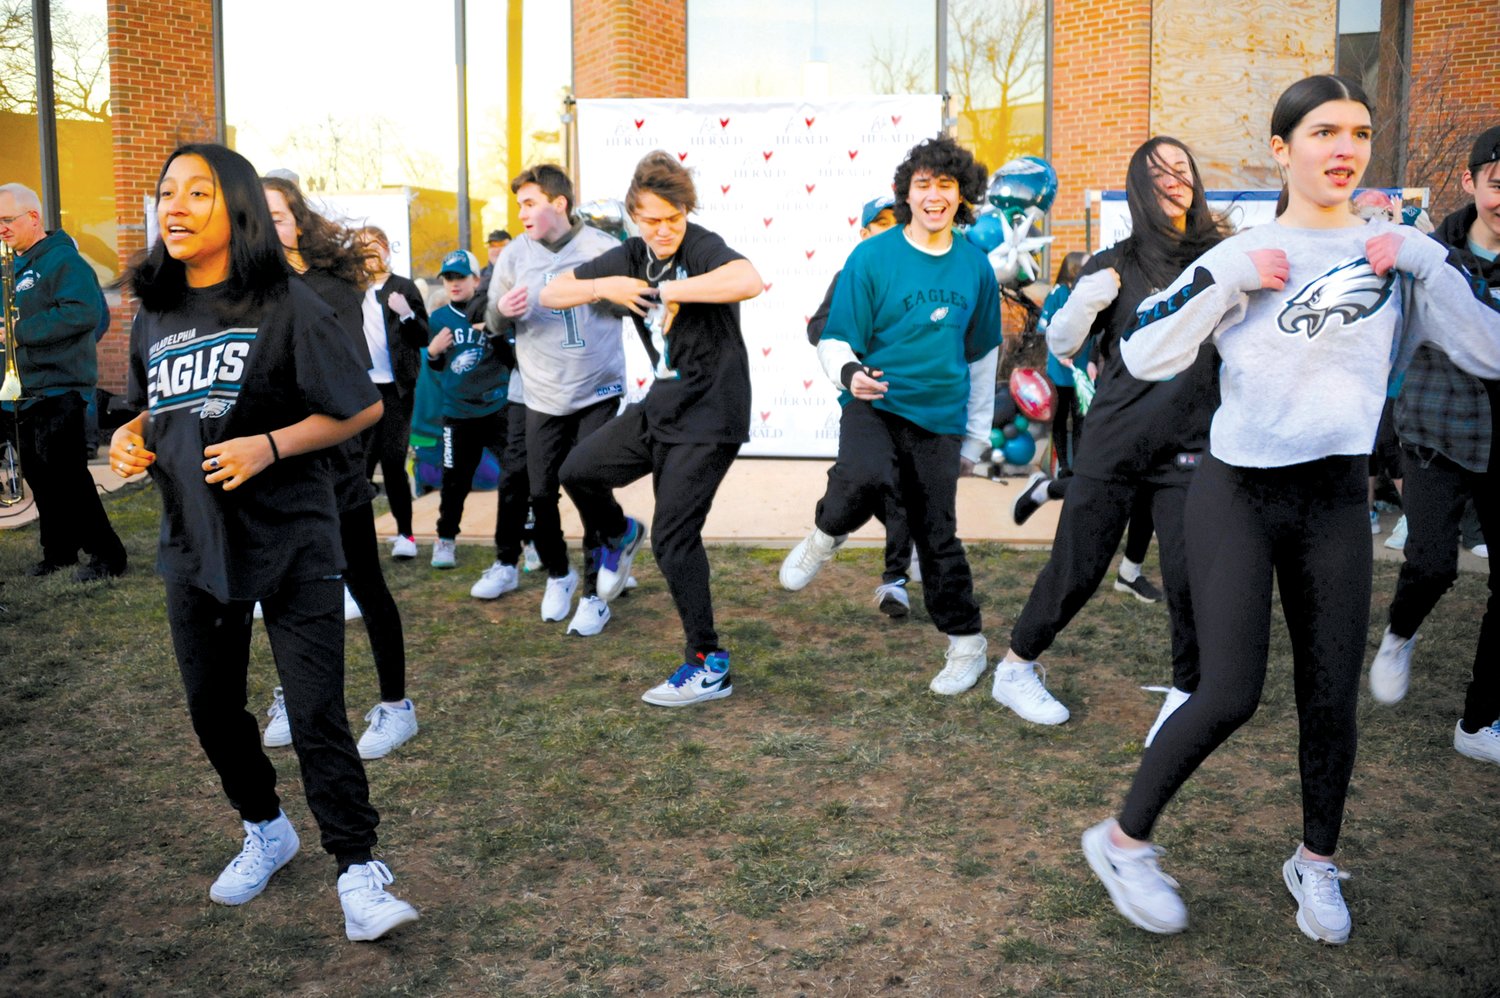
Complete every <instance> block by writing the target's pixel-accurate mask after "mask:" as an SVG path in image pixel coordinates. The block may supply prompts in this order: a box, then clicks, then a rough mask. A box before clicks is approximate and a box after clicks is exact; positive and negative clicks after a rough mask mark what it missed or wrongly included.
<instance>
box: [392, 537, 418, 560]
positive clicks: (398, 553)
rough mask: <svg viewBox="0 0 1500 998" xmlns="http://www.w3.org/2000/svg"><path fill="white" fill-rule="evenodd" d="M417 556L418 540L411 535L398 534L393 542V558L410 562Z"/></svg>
mask: <svg viewBox="0 0 1500 998" xmlns="http://www.w3.org/2000/svg"><path fill="white" fill-rule="evenodd" d="M416 556H417V539H416V538H415V537H413V536H411V535H410V534H406V535H404V536H403V535H401V534H397V535H396V536H395V537H394V538H392V540H391V557H392V558H395V559H396V560H397V561H408V560H410V559H412V558H415V557H416Z"/></svg>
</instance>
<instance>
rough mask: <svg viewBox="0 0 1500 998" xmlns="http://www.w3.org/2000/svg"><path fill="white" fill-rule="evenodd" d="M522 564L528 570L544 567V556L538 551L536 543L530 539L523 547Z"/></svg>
mask: <svg viewBox="0 0 1500 998" xmlns="http://www.w3.org/2000/svg"><path fill="white" fill-rule="evenodd" d="M521 564H522V565H523V566H524V567H525V569H526V571H528V572H535V571H536V570H537V569H539V568H541V567H542V556H541V555H539V554H537V553H536V545H535V544H533V543H531V542H530V541H527V542H526V545H525V546H524V547H522V548H521Z"/></svg>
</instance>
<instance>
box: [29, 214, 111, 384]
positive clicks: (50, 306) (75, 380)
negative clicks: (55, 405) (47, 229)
mask: <svg viewBox="0 0 1500 998" xmlns="http://www.w3.org/2000/svg"><path fill="white" fill-rule="evenodd" d="M15 271H16V307H17V311H18V313H19V321H18V322H17V323H16V341H17V342H18V343H19V344H20V347H21V349H20V351H19V352H18V353H17V354H16V366H17V368H18V369H19V371H20V375H21V387H22V389H23V390H24V391H25V393H26V395H27V396H29V397H39V396H43V395H61V394H63V393H64V392H80V393H82V394H84V395H88V394H89V393H91V392H92V391H93V390H94V384H95V382H97V381H98V380H99V362H98V359H97V357H96V356H95V353H94V331H95V330H96V329H98V328H99V323H100V322H101V319H102V314H103V309H104V296H103V294H102V293H101V292H100V291H99V280H98V278H96V277H95V276H94V269H93V268H92V267H90V266H89V265H88V263H87V262H86V261H85V260H84V259H83V257H82V256H80V255H79V254H78V247H77V246H76V245H74V243H73V239H72V237H70V236H69V235H68V234H67V233H66V232H63V231H62V230H61V229H59V230H58V231H56V232H52V233H49V234H48V235H46V236H44V237H42V239H41V240H39V241H38V242H37V244H36V245H35V246H33V247H31V249H29V250H27V251H26V252H25V253H22V254H19V255H18V256H17V257H16V261H15Z"/></svg>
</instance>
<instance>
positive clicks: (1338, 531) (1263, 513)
mask: <svg viewBox="0 0 1500 998" xmlns="http://www.w3.org/2000/svg"><path fill="white" fill-rule="evenodd" d="M1367 464H1368V459H1367V458H1366V457H1365V456H1364V455H1360V456H1358V457H1349V456H1341V457H1328V458H1323V459H1321V460H1317V461H1310V462H1307V463H1305V464H1297V465H1291V466H1289V467H1285V468H1235V467H1230V466H1229V465H1226V464H1224V463H1222V462H1220V461H1218V460H1216V459H1214V458H1212V457H1209V458H1208V459H1207V460H1206V461H1205V462H1204V463H1203V466H1202V467H1200V468H1199V469H1198V471H1197V472H1195V473H1194V476H1193V484H1192V486H1191V487H1190V488H1189V490H1188V503H1187V556H1188V572H1189V577H1190V579H1191V582H1192V591H1193V608H1194V612H1195V618H1196V621H1197V625H1198V647H1199V649H1200V650H1201V660H1202V678H1201V681H1200V682H1199V684H1198V689H1197V691H1196V692H1195V693H1194V694H1193V696H1192V698H1191V699H1189V700H1188V701H1187V703H1185V704H1183V705H1182V706H1181V707H1180V708H1178V709H1177V711H1176V713H1174V714H1173V715H1172V716H1171V717H1170V718H1168V719H1167V721H1166V723H1165V724H1163V725H1162V728H1161V730H1160V731H1159V732H1157V735H1156V738H1155V740H1154V741H1153V742H1152V743H1151V747H1150V748H1148V749H1147V750H1146V754H1145V757H1144V758H1143V759H1142V760H1141V766H1140V769H1139V771H1137V773H1136V777H1135V782H1134V784H1133V785H1132V786H1131V788H1130V793H1129V795H1128V796H1127V797H1126V799H1125V808H1124V810H1123V811H1122V812H1121V815H1120V827H1121V829H1122V830H1123V831H1124V832H1125V834H1126V835H1130V836H1132V837H1134V838H1139V839H1147V838H1150V837H1151V829H1152V827H1153V826H1154V825H1155V823H1156V819H1157V816H1158V815H1160V814H1161V811H1162V809H1163V808H1165V807H1166V805H1167V802H1168V801H1170V800H1171V799H1172V797H1173V795H1175V794H1176V793H1177V790H1178V789H1179V788H1180V787H1181V786H1182V784H1183V783H1185V782H1186V781H1187V778H1188V777H1189V776H1191V775H1192V774H1193V772H1194V770H1196V769H1197V768H1198V766H1199V765H1200V764H1201V763H1202V762H1203V760H1204V759H1207V758H1208V756H1209V755H1210V754H1212V753H1213V751H1214V749H1216V748H1218V747H1219V745H1220V744H1222V743H1223V742H1224V741H1225V739H1227V738H1228V737H1229V736H1230V735H1231V734H1233V733H1234V731H1235V729H1237V728H1238V727H1239V726H1240V725H1242V724H1244V723H1245V722H1246V721H1248V720H1249V719H1250V717H1251V716H1252V715H1253V714H1254V713H1255V710H1256V707H1257V706H1259V704H1260V694H1261V689H1262V687H1263V686H1264V684H1265V678H1266V659H1267V655H1268V649H1269V644H1270V631H1271V582H1272V577H1273V575H1274V577H1275V581H1276V585H1277V587H1278V588H1279V590H1280V592H1281V606H1282V611H1283V612H1284V613H1285V615H1286V622H1287V630H1288V632H1289V633H1290V636H1291V643H1292V671H1293V682H1294V685H1295V688H1296V695H1297V721H1298V754H1299V760H1300V769H1301V775H1302V841H1303V842H1304V843H1305V844H1306V846H1307V848H1308V849H1310V850H1312V851H1313V852H1316V853H1321V854H1322V855H1325V856H1329V855H1332V854H1333V852H1334V850H1335V849H1336V848H1337V847H1338V838H1339V828H1340V826H1341V825H1342V824H1343V819H1344V800H1345V797H1346V795H1347V793H1348V789H1349V775H1350V773H1351V772H1353V769H1354V751H1355V742H1356V730H1355V701H1356V697H1357V694H1358V692H1359V674H1360V668H1361V665H1362V663H1363V661H1364V653H1365V637H1366V631H1367V630H1368V628H1369V621H1370V565H1371V558H1372V555H1371V550H1370V526H1369V516H1368V514H1367V512H1366V507H1365V490H1366V487H1367V477H1368V467H1367Z"/></svg>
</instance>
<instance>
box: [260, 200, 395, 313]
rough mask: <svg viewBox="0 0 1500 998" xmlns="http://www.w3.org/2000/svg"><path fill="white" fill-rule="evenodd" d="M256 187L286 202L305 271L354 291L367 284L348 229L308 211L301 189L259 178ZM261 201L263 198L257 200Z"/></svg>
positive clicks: (357, 247)
mask: <svg viewBox="0 0 1500 998" xmlns="http://www.w3.org/2000/svg"><path fill="white" fill-rule="evenodd" d="M260 184H261V186H262V187H264V188H265V189H266V190H268V191H276V192H277V193H278V194H280V195H281V196H282V197H284V198H286V206H287V208H288V209H289V210H290V211H291V213H292V221H294V222H296V223H297V229H298V235H297V253H298V254H299V255H300V256H301V257H302V262H303V263H305V264H307V267H308V269H309V270H321V271H324V272H325V273H328V274H332V275H333V276H334V277H337V278H338V279H339V280H341V281H347V282H348V283H350V284H352V285H354V286H355V287H356V288H363V287H364V286H365V285H366V284H369V283H370V272H369V270H368V267H367V264H366V263H365V251H364V250H363V249H362V248H361V247H360V245H359V239H358V237H357V235H356V233H355V232H354V230H352V229H347V228H345V227H344V226H342V225H339V224H338V223H337V222H335V221H333V220H331V219H328V218H324V217H323V216H322V215H319V214H318V213H317V212H315V211H313V210H312V206H311V205H309V204H308V203H307V198H306V197H304V196H303V194H302V188H300V187H298V186H297V185H296V184H294V183H293V182H292V181H290V180H286V179H284V178H282V177H261V178H260ZM261 200H265V196H264V195H262V196H261Z"/></svg>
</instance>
